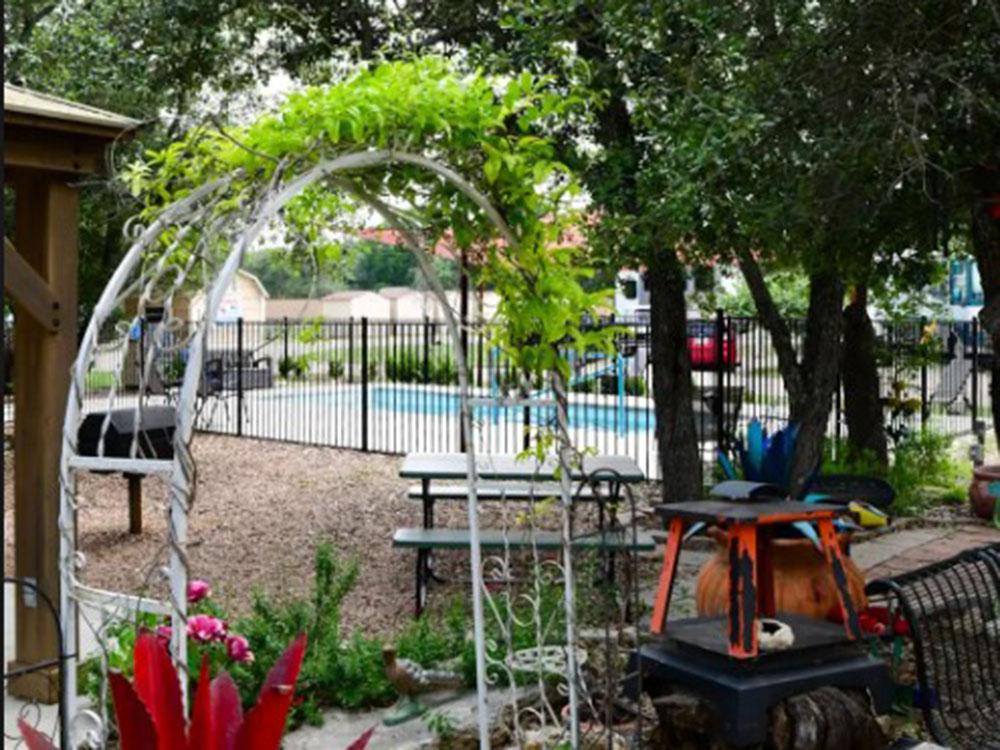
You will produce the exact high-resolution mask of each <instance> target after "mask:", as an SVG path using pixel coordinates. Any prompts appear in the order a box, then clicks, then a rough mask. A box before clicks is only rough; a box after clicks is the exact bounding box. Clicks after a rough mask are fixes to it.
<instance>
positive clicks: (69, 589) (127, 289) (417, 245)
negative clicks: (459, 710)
mask: <svg viewBox="0 0 1000 750" xmlns="http://www.w3.org/2000/svg"><path fill="white" fill-rule="evenodd" d="M393 163H405V164H410V165H414V166H417V167H420V168H422V169H424V170H427V171H429V172H431V173H433V174H436V175H437V176H439V177H441V178H442V179H444V180H446V181H447V182H448V183H450V184H451V185H453V186H454V187H455V188H456V189H457V190H459V191H460V192H461V193H462V194H464V195H465V196H466V197H467V198H469V199H470V200H471V201H472V202H473V203H474V204H475V205H476V206H477V207H479V209H480V210H482V211H483V213H484V214H485V215H486V216H487V218H488V219H489V220H490V221H491V222H492V224H493V225H494V226H495V227H496V229H497V231H498V232H499V233H500V235H501V236H502V237H503V238H504V240H505V241H506V242H507V243H508V245H509V246H510V247H514V246H515V245H516V240H515V238H514V236H513V233H512V232H511V231H510V229H509V228H508V227H507V225H506V224H505V222H504V220H503V218H502V216H501V215H500V214H499V212H498V211H497V210H496V209H495V208H494V207H493V206H492V204H491V203H490V201H489V200H488V199H487V198H486V197H485V196H484V195H482V194H481V193H480V192H479V191H478V190H476V188H475V187H474V186H473V185H471V184H470V183H469V182H468V181H466V180H465V179H463V178H462V177H461V176H460V175H459V174H458V173H457V172H455V171H454V170H453V169H451V168H450V167H448V166H447V165H444V164H442V163H440V162H438V161H435V160H433V159H429V158H426V157H424V156H421V155H419V154H412V153H405V152H399V151H391V150H372V151H359V152H353V153H348V154H344V155H341V156H338V157H336V158H332V159H327V160H324V161H321V162H320V163H318V164H316V165H314V166H312V167H310V168H308V169H306V170H305V171H303V172H302V173H301V174H298V175H296V176H294V177H292V178H291V179H289V180H288V181H287V182H286V183H283V184H281V183H280V180H281V178H282V177H283V173H284V171H285V169H286V168H287V167H289V166H290V165H289V164H288V163H287V162H285V163H282V164H279V165H278V167H277V169H276V170H275V173H274V176H273V178H272V181H271V183H270V184H269V185H268V186H266V187H265V188H264V189H263V190H259V191H256V192H255V193H253V194H252V195H250V196H248V197H247V198H246V200H245V201H244V203H243V204H242V210H241V211H237V212H232V213H231V214H229V215H226V216H224V217H223V218H222V219H216V220H215V223H211V224H210V228H211V230H212V231H217V232H218V234H219V235H220V236H225V237H227V238H228V239H229V240H230V241H231V242H232V249H231V250H230V251H229V252H228V255H227V256H226V257H225V261H224V262H223V264H222V265H221V267H220V268H219V270H218V271H217V273H216V274H215V277H214V280H213V281H212V284H211V286H210V289H209V291H208V294H207V302H206V304H205V308H204V313H203V316H202V319H201V320H200V321H199V323H198V326H197V329H196V331H195V333H194V336H193V337H192V338H191V340H190V341H189V345H188V357H187V361H186V363H185V366H184V376H183V381H182V385H181V388H180V394H179V397H178V398H177V401H176V428H175V435H174V457H173V459H172V460H171V461H158V460H150V459H145V458H141V457H139V456H138V450H137V448H138V445H137V438H138V433H139V431H138V430H136V431H135V433H134V435H135V438H134V439H133V444H132V451H131V456H130V457H129V458H110V457H104V456H103V455H102V454H103V449H101V450H99V451H98V453H99V455H98V456H80V455H79V454H78V452H77V439H78V433H79V428H80V425H81V423H82V420H83V417H84V403H83V394H84V391H85V387H84V386H85V379H86V375H87V372H88V369H89V367H90V365H91V364H92V362H93V361H94V357H95V352H96V348H97V343H98V336H99V333H100V331H101V330H102V327H104V326H105V325H106V324H107V322H108V321H109V319H110V317H111V315H112V313H113V312H114V311H115V309H116V308H117V307H118V306H119V305H120V304H121V302H122V300H123V299H124V298H125V297H126V296H127V295H128V294H129V293H132V292H135V291H140V295H139V307H138V309H137V311H136V315H135V318H136V319H137V318H139V317H140V316H141V315H142V311H143V305H144V303H145V301H146V300H148V298H149V296H150V290H151V289H153V287H154V285H155V284H156V283H157V282H158V281H162V279H163V277H164V275H165V274H166V272H167V268H166V260H167V258H168V255H169V253H165V254H163V255H162V256H161V258H160V262H159V263H157V264H154V265H153V267H152V269H151V270H149V271H148V272H145V271H142V270H141V269H142V263H143V260H144V253H145V252H146V251H147V249H148V248H149V247H151V246H152V244H153V243H154V242H156V241H158V240H159V239H160V238H161V236H162V235H163V233H164V232H165V231H167V230H168V229H177V230H178V232H179V233H183V232H185V231H187V230H188V229H189V228H191V227H192V226H195V225H196V223H197V222H200V221H203V220H206V219H208V217H209V216H210V214H211V208H212V207H213V206H214V205H215V203H216V202H217V201H219V200H220V199H222V198H223V197H231V196H229V193H228V192H227V191H228V190H229V188H230V187H231V186H232V185H233V183H234V182H235V181H236V179H237V178H238V177H239V176H240V175H239V174H234V175H231V176H229V177H224V178H222V179H219V180H216V181H214V182H212V183H209V184H207V185H204V186H202V187H200V188H199V189H197V190H195V191H193V192H192V193H191V194H189V195H188V196H186V197H185V198H183V199H181V200H179V201H177V202H176V203H174V204H172V205H170V206H168V207H167V208H166V209H164V210H163V211H162V212H161V213H160V215H159V216H158V217H157V219H156V220H155V221H154V222H152V223H151V224H150V225H149V226H148V227H147V228H145V230H143V231H142V232H141V234H139V236H138V238H137V239H136V240H135V241H134V242H133V244H132V245H131V247H130V248H129V250H128V251H127V253H126V254H125V257H124V258H123V260H122V262H121V263H120V265H119V267H118V268H117V269H116V271H115V272H114V274H113V275H112V277H111V279H110V281H109V282H108V285H107V286H106V288H105V290H104V292H103V293H102V295H101V297H100V300H99V301H98V303H97V305H96V307H95V310H94V315H93V317H92V318H91V320H90V322H89V324H88V326H87V329H86V331H85V333H84V336H83V338H82V340H81V345H80V351H79V354H78V356H77V360H76V362H75V364H74V367H73V372H72V380H71V384H70V391H69V395H68V399H67V409H66V418H65V423H64V429H63V450H62V461H61V475H60V480H61V488H62V491H61V506H60V515H59V528H60V575H61V596H60V605H61V615H62V620H63V635H64V638H65V642H66V643H74V642H76V639H77V622H78V603H79V602H80V601H84V600H87V601H92V600H93V599H94V598H95V597H99V596H104V597H105V598H111V599H115V598H116V597H117V601H118V603H119V604H120V605H128V604H131V605H133V606H134V605H135V602H134V601H132V598H130V597H126V596H124V595H116V594H108V593H107V592H95V591H94V590H93V589H91V588H89V587H87V586H85V585H84V584H83V583H82V582H81V581H80V580H78V577H77V570H78V568H79V567H80V566H81V565H82V560H81V558H80V556H79V553H78V550H77V548H76V511H77V496H76V479H75V472H77V471H90V470H104V471H115V472H128V473H134V474H140V475H151V474H158V475H161V476H165V477H168V478H169V511H168V512H169V518H168V536H169V539H168V543H169V586H170V612H171V617H172V624H173V633H172V641H171V651H172V654H173V657H174V660H175V662H177V663H178V665H179V666H180V667H181V668H182V669H185V668H186V651H187V649H186V627H185V624H186V620H187V599H186V588H187V579H188V565H187V556H186V545H187V515H188V512H189V510H190V506H191V501H192V498H193V493H194V489H195V482H194V462H193V459H192V456H191V453H190V442H191V438H192V434H193V430H194V421H195V410H194V406H195V402H196V399H197V397H198V387H199V381H200V379H201V377H202V366H203V361H204V349H205V344H206V337H207V335H208V332H209V330H210V329H211V327H212V326H213V325H214V322H215V319H216V315H217V313H218V310H219V307H220V304H221V302H222V297H223V295H224V293H225V291H226V289H227V288H228V287H229V285H230V283H231V281H232V279H233V277H234V275H235V273H236V271H237V270H238V268H239V266H240V265H241V263H242V259H243V256H244V254H245V252H246V251H247V249H248V248H250V247H252V246H253V244H254V243H255V242H256V240H257V239H258V238H259V236H260V234H261V233H262V231H263V230H264V229H265V228H266V227H267V226H268V224H269V223H270V222H271V221H272V220H273V219H274V217H275V216H276V215H277V214H278V212H279V211H280V210H281V209H282V208H283V207H284V206H285V205H286V204H287V203H288V202H289V201H290V200H292V199H293V198H294V197H296V196H297V195H298V194H299V193H301V192H302V191H303V190H304V189H306V188H307V187H309V186H311V185H313V184H315V183H317V182H320V181H323V180H326V181H328V182H329V183H330V184H331V186H333V187H335V188H337V189H342V190H346V191H349V192H351V193H352V194H353V195H354V197H355V198H356V199H358V200H360V201H361V202H363V203H365V204H367V205H368V206H369V207H371V208H372V209H374V210H375V211H376V212H377V213H379V214H380V215H381V216H382V217H383V218H384V219H385V220H386V221H388V222H389V223H390V224H391V225H392V226H393V227H394V228H396V229H397V230H399V231H400V232H401V234H402V236H403V238H404V242H405V244H406V246H407V247H408V248H409V249H410V250H411V251H412V252H414V253H415V255H416V258H417V261H418V264H419V267H420V269H421V271H422V273H423V275H424V277H425V279H426V281H427V282H428V284H429V286H430V288H431V291H432V293H433V294H434V295H435V296H436V297H437V298H438V301H439V302H440V303H441V307H442V309H443V310H444V311H445V322H446V326H447V329H448V332H449V336H450V337H451V339H452V341H453V344H454V351H455V352H456V365H457V370H458V378H459V389H460V405H461V420H462V425H463V429H464V430H465V432H466V434H469V435H471V434H472V419H471V409H470V406H469V372H468V363H467V361H466V357H465V353H464V351H463V349H462V346H461V335H460V328H459V321H458V320H457V319H456V317H455V314H454V311H453V310H452V308H451V306H450V305H449V304H448V302H447V298H446V295H445V292H444V289H443V287H442V285H441V283H440V280H439V279H438V278H437V276H436V274H435V272H434V270H433V266H432V264H431V263H430V258H429V256H428V254H427V253H426V251H425V249H424V248H423V246H422V244H421V242H420V240H419V237H418V229H417V228H414V227H412V226H411V225H410V224H409V223H408V222H407V221H405V220H404V219H403V218H402V217H401V216H400V215H399V213H398V212H397V211H395V210H394V209H392V208H391V207H390V206H388V205H387V204H386V203H385V202H383V201H382V200H380V199H379V198H377V197H375V196H372V195H369V194H367V193H366V192H365V191H364V190H363V189H361V188H360V187H358V186H356V185H355V184H354V183H353V182H351V180H350V177H349V173H350V172H351V171H353V170H360V169H365V168H371V167H377V166H388V165H391V164H393ZM239 218H242V219H248V220H249V221H248V225H247V226H245V227H237V220H238V219H239ZM209 221H210V222H211V221H212V220H211V219H209ZM206 233H207V234H211V232H207V231H203V237H202V239H201V240H200V241H199V245H198V248H196V251H195V253H194V254H193V255H192V257H191V259H190V260H189V261H188V263H186V264H185V265H184V266H183V267H181V268H179V269H175V274H176V275H175V277H174V280H173V283H172V284H171V285H170V287H169V289H170V291H169V292H168V294H167V304H166V308H167V309H168V310H169V305H170V300H171V299H172V295H173V294H174V292H176V291H177V290H178V289H180V287H181V286H182V284H184V282H185V281H186V279H187V277H188V275H189V273H190V272H191V271H192V268H193V267H194V265H195V262H196V261H202V262H203V266H202V267H203V268H205V267H206V266H207V261H206V260H205V258H204V257H196V256H197V254H198V251H199V249H200V250H203V251H204V252H205V253H207V252H208V248H207V247H206V246H207V244H208V242H207V241H206V240H205V236H204V235H205V234H206ZM173 242H174V244H175V245H176V244H177V243H178V242H179V239H178V238H176V237H175V238H174V240H173ZM137 271H138V272H139V278H138V280H137V281H133V282H131V283H129V280H130V279H131V278H132V276H133V275H135V274H136V273H137ZM160 335H161V336H162V332H161V333H160ZM161 343H162V342H160V341H156V342H154V346H160V345H161ZM150 366H151V363H149V364H147V368H146V371H145V372H144V373H142V375H141V381H140V382H141V383H144V382H145V378H147V377H148V376H149V372H148V370H149V367H150ZM142 394H143V389H142V388H140V396H139V399H138V405H137V408H136V412H135V416H134V419H135V425H136V427H138V426H139V424H140V420H141V409H142V404H143V395H142ZM564 395H565V394H563V396H564ZM110 401H111V397H110V396H109V402H110ZM559 416H560V419H561V421H562V424H563V425H565V417H566V415H565V413H564V412H562V413H560V415H559ZM104 429H107V420H105V425H104ZM559 460H560V463H561V464H562V468H563V471H562V481H561V494H562V501H563V502H562V506H563V524H562V530H563V558H564V566H565V570H564V586H565V607H566V629H567V634H566V637H567V661H568V664H567V671H568V674H567V683H568V688H569V701H570V714H571V743H572V745H573V747H576V746H577V745H578V721H577V696H576V682H577V680H576V675H577V664H576V661H575V653H576V648H575V632H574V631H575V623H574V620H573V617H574V615H573V612H574V594H573V578H572V561H571V548H570V541H569V539H570V521H569V512H570V511H569V505H570V503H571V487H570V470H569V464H570V450H569V447H568V446H566V445H564V446H562V447H561V448H560V454H559ZM467 474H468V477H469V482H468V498H467V514H468V522H469V528H470V535H471V540H470V541H471V544H470V553H471V554H470V557H471V560H470V564H471V568H472V597H473V621H474V637H475V642H476V662H477V693H478V712H477V713H478V725H479V736H480V746H481V747H482V748H487V747H489V726H488V714H487V709H486V691H487V682H486V661H485V648H486V646H485V636H484V624H483V622H484V612H483V579H482V576H483V569H482V558H481V552H480V547H479V538H478V532H479V524H478V516H477V499H476V491H477V484H478V482H477V461H476V454H475V449H474V446H473V443H472V442H470V444H469V448H468V451H467ZM182 688H183V689H184V691H185V698H186V680H184V681H183V684H182ZM63 691H64V693H63V702H64V710H65V711H66V713H67V715H68V716H69V717H70V720H71V721H72V720H74V719H75V717H76V715H77V711H78V703H77V695H76V691H77V673H76V664H75V662H74V661H72V660H70V661H69V663H68V664H67V670H66V679H65V682H64V685H63ZM101 731H102V736H101V737H100V739H102V740H103V739H106V737H104V736H103V733H104V732H105V731H106V730H104V729H103V728H102V730H101Z"/></svg>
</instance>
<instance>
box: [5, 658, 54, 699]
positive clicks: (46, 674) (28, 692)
mask: <svg viewBox="0 0 1000 750" xmlns="http://www.w3.org/2000/svg"><path fill="white" fill-rule="evenodd" d="M28 666H31V665H30V664H25V663H23V662H19V661H11V662H8V663H7V671H9V672H12V671H14V670H16V669H22V668H24V667H28ZM7 692H8V693H10V694H11V695H12V696H14V697H15V698H20V699H22V700H26V701H38V702H39V703H47V704H52V703H58V702H59V669H58V668H57V667H54V666H51V667H45V668H43V669H39V670H38V671H37V672H29V673H28V674H23V675H20V676H18V677H13V678H11V679H10V680H9V681H8V682H7Z"/></svg>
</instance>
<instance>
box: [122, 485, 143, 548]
mask: <svg viewBox="0 0 1000 750" xmlns="http://www.w3.org/2000/svg"><path fill="white" fill-rule="evenodd" d="M125 477H126V478H127V479H128V533H129V534H141V533H142V476H141V475H139V474H126V475H125Z"/></svg>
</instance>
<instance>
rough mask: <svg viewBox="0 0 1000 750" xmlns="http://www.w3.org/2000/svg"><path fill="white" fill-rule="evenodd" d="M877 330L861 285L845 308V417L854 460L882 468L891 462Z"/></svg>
mask: <svg viewBox="0 0 1000 750" xmlns="http://www.w3.org/2000/svg"><path fill="white" fill-rule="evenodd" d="M875 348H876V347H875V328H874V326H873V325H872V321H871V318H870V317H868V288H867V287H866V286H864V285H863V284H859V285H858V286H857V287H856V288H855V290H854V296H853V298H852V300H851V303H850V304H849V305H848V306H847V307H846V308H844V354H843V358H842V360H841V362H842V364H841V379H842V380H843V383H844V416H845V417H846V419H847V445H848V451H849V453H850V455H851V456H855V457H858V456H862V455H871V456H874V458H875V460H876V461H878V464H879V466H882V467H885V466H887V465H888V462H889V452H888V447H887V444H886V436H885V419H884V415H883V411H882V404H881V402H880V400H879V397H880V392H879V391H880V388H879V376H878V362H877V360H876V352H875Z"/></svg>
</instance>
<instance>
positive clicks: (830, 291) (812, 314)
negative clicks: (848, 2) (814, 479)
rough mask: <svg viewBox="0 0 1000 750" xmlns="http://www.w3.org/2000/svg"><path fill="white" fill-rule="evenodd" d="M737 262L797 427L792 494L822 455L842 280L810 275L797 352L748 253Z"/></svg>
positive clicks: (837, 347) (836, 355) (839, 325)
mask: <svg viewBox="0 0 1000 750" xmlns="http://www.w3.org/2000/svg"><path fill="white" fill-rule="evenodd" d="M739 264H740V270H741V271H742V272H743V277H744V278H745V279H746V282H747V287H748V288H749V289H750V294H751V296H753V300H754V304H755V305H756V307H757V311H758V313H759V315H760V320H761V323H762V324H763V326H764V327H765V328H766V329H767V331H768V333H769V334H770V336H771V342H772V344H773V345H774V349H775V352H776V354H777V358H778V369H779V370H780V371H781V378H782V381H783V382H784V385H785V390H786V392H787V393H788V403H789V409H788V421H789V422H791V423H795V424H797V425H798V426H799V437H798V440H797V442H796V444H795V455H794V456H793V457H792V466H791V470H790V472H789V482H788V490H789V492H790V493H791V494H792V495H793V496H794V495H797V494H799V493H800V492H801V491H802V489H803V487H804V485H805V482H806V480H807V479H808V478H809V477H810V476H811V475H812V473H813V472H814V471H815V469H816V468H817V466H818V465H819V462H820V459H821V458H822V456H823V440H824V438H825V437H826V428H827V422H828V420H829V418H830V400H831V398H832V396H833V392H834V389H835V388H836V387H837V375H838V369H839V363H840V352H841V345H840V342H841V334H842V330H843V317H842V310H841V306H842V305H843V298H844V285H843V283H842V282H841V280H840V276H839V275H838V274H836V273H835V272H833V271H829V270H827V271H818V272H816V273H813V274H812V275H811V276H810V277H809V311H808V314H807V317H806V336H805V345H804V347H803V352H802V356H801V357H799V356H798V354H797V352H796V351H795V346H794V344H793V341H792V334H791V329H790V328H789V326H788V321H786V320H785V319H784V318H783V317H782V316H781V312H780V311H779V310H778V308H777V305H775V303H774V299H773V298H772V297H771V292H770V290H769V289H768V288H767V284H766V283H765V282H764V275H763V274H762V273H761V270H760V266H759V265H758V264H757V261H756V260H754V258H753V256H752V255H751V254H750V253H743V254H741V255H740V257H739Z"/></svg>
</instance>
